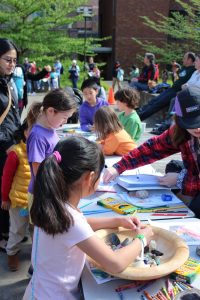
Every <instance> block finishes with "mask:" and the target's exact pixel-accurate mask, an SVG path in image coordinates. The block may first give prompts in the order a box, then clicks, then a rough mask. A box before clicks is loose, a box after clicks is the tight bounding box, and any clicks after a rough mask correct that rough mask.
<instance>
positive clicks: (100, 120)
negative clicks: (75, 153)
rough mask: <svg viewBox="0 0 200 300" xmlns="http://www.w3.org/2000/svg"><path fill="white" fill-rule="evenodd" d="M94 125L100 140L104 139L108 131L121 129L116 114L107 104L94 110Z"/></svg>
mask: <svg viewBox="0 0 200 300" xmlns="http://www.w3.org/2000/svg"><path fill="white" fill-rule="evenodd" d="M94 127H95V131H96V134H97V137H98V139H100V140H102V139H105V138H106V137H107V136H108V134H110V133H116V132H119V131H120V130H122V129H123V126H122V124H121V123H120V121H119V119H118V116H117V115H116V113H115V112H114V110H113V109H112V108H110V107H109V106H102V107H100V108H99V109H98V110H97V111H96V113H95V116H94Z"/></svg>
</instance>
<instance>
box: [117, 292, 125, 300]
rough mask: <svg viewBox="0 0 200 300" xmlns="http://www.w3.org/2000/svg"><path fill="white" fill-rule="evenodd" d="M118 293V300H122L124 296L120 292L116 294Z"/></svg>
mask: <svg viewBox="0 0 200 300" xmlns="http://www.w3.org/2000/svg"><path fill="white" fill-rule="evenodd" d="M117 293H118V296H119V299H120V300H124V295H123V294H122V292H121V291H120V292H117Z"/></svg>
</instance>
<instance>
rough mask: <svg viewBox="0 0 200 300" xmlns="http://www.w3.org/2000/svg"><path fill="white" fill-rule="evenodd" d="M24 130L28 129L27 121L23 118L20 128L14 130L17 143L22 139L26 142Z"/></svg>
mask: <svg viewBox="0 0 200 300" xmlns="http://www.w3.org/2000/svg"><path fill="white" fill-rule="evenodd" d="M25 130H28V123H27V120H26V119H25V120H24V122H23V123H22V125H21V126H20V128H19V129H18V130H16V131H15V132H14V139H15V141H16V143H17V144H19V143H20V141H23V142H24V143H25V142H26V137H25V135H24V131H25Z"/></svg>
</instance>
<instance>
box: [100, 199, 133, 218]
mask: <svg viewBox="0 0 200 300" xmlns="http://www.w3.org/2000/svg"><path fill="white" fill-rule="evenodd" d="M97 204H98V205H101V206H104V207H106V208H109V209H112V210H113V211H115V212H117V213H118V214H121V215H127V214H133V213H134V211H135V210H137V208H136V207H135V206H133V205H131V204H129V203H127V202H125V201H123V200H120V199H114V198H111V197H109V198H105V199H103V200H99V201H97Z"/></svg>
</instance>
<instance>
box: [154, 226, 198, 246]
mask: <svg viewBox="0 0 200 300" xmlns="http://www.w3.org/2000/svg"><path fill="white" fill-rule="evenodd" d="M151 223H152V224H151V225H153V226H157V227H160V228H164V229H167V230H169V231H173V232H175V233H176V234H177V235H178V236H179V237H180V238H182V239H183V240H184V241H185V242H186V244H187V245H188V246H192V245H200V222H191V223H190V222H187V223H186V224H185V225H183V222H178V221H174V222H170V223H163V222H162V223H161V222H156V221H152V220H151Z"/></svg>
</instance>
